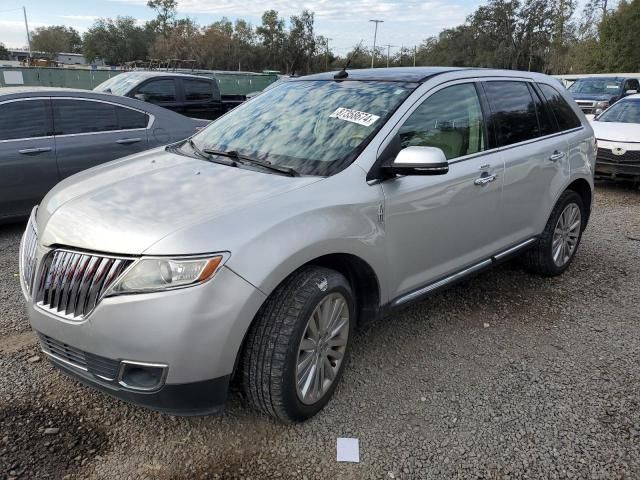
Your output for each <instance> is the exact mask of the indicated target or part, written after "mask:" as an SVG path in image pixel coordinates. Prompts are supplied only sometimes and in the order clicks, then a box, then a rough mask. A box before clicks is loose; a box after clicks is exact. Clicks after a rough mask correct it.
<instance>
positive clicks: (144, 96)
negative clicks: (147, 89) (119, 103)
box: [134, 93, 149, 102]
mask: <svg viewBox="0 0 640 480" xmlns="http://www.w3.org/2000/svg"><path fill="white" fill-rule="evenodd" d="M134 97H135V98H137V99H138V100H142V101H143V102H146V101H148V100H149V95H147V94H146V93H136V94H135V95H134Z"/></svg>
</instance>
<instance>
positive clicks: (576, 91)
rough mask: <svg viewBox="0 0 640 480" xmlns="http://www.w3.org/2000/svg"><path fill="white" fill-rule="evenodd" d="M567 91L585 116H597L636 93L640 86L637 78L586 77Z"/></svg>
mask: <svg viewBox="0 0 640 480" xmlns="http://www.w3.org/2000/svg"><path fill="white" fill-rule="evenodd" d="M568 90H569V92H570V93H571V96H572V97H573V99H574V100H575V101H576V103H577V104H578V106H579V107H580V109H581V110H582V111H583V112H584V114H585V115H599V114H601V113H602V112H604V111H605V110H606V109H607V108H609V106H610V105H613V104H614V103H615V102H617V101H618V100H620V99H621V98H622V97H625V96H627V95H632V94H634V93H638V92H639V91H640V85H639V84H638V79H637V78H625V77H586V78H579V79H578V80H576V81H575V82H574V83H573V84H571V86H570V87H569V89H568Z"/></svg>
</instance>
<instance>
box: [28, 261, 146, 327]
mask: <svg viewBox="0 0 640 480" xmlns="http://www.w3.org/2000/svg"><path fill="white" fill-rule="evenodd" d="M132 263H133V260H131V259H126V258H117V257H107V256H99V255H93V254H88V253H81V252H72V251H68V250H54V251H52V252H50V253H49V254H48V255H47V256H46V257H45V258H44V260H43V261H42V263H41V267H40V271H39V274H38V279H37V291H36V293H35V294H34V296H35V301H36V304H37V305H38V306H39V307H40V308H44V309H46V310H49V311H50V312H51V313H54V314H56V315H59V316H63V317H65V318H68V319H70V320H81V319H82V318H84V317H86V316H87V315H89V313H91V312H92V311H93V309H94V308H95V307H96V305H97V304H98V302H99V301H100V300H101V299H102V296H103V295H104V294H105V292H106V291H107V290H108V289H109V287H110V286H111V285H113V283H114V281H115V280H116V279H117V278H118V277H119V276H120V275H121V274H122V272H124V271H125V269H126V268H127V267H129V265H131V264H132Z"/></svg>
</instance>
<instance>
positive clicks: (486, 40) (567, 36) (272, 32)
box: [0, 0, 640, 74]
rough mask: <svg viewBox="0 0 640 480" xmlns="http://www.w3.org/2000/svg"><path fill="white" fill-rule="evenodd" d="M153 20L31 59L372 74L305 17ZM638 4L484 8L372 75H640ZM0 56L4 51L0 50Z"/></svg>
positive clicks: (635, 0)
mask: <svg viewBox="0 0 640 480" xmlns="http://www.w3.org/2000/svg"><path fill="white" fill-rule="evenodd" d="M147 5H148V6H149V7H150V8H152V9H153V10H154V11H155V15H156V16H155V18H154V19H153V20H151V21H148V22H145V23H143V24H140V23H138V22H137V21H136V20H135V19H133V18H131V17H117V18H115V19H112V18H104V19H99V20H97V21H95V22H94V23H93V25H92V26H91V27H90V28H89V29H88V30H87V31H86V32H85V33H84V35H82V36H81V35H80V34H79V33H78V32H77V31H76V30H75V29H73V28H70V27H66V26H63V25H57V26H50V27H39V28H37V29H35V31H34V32H33V33H32V49H33V50H36V51H43V52H46V53H48V54H50V55H51V56H52V57H53V55H55V53H59V52H77V53H83V54H84V55H85V57H86V58H87V60H88V61H90V62H91V61H94V60H96V59H104V60H105V62H106V63H108V64H112V65H113V64H124V63H126V62H133V61H142V60H150V59H157V60H159V61H162V62H168V61H173V60H180V61H189V62H188V65H190V66H193V67H194V68H205V69H219V70H249V71H262V70H266V69H269V70H278V71H280V72H282V73H288V74H293V73H297V74H306V73H312V72H318V71H324V70H329V69H336V68H340V67H342V65H344V64H345V62H346V60H347V58H350V59H351V60H350V65H351V67H352V68H365V67H369V66H371V55H372V53H373V52H372V50H371V48H366V47H364V48H363V47H361V46H358V47H354V48H353V49H352V51H351V52H349V53H348V54H347V55H345V56H344V57H341V56H337V55H334V54H333V53H332V52H331V51H330V49H329V46H328V41H327V38H326V37H323V36H322V35H318V34H317V33H316V32H315V28H314V20H315V18H314V14H313V12H311V11H308V10H304V11H302V12H301V13H300V14H298V15H293V16H291V17H289V18H288V19H285V18H282V17H281V16H280V15H279V14H278V12H277V11H275V10H267V11H265V12H264V13H263V15H262V18H261V23H260V24H259V25H257V26H254V25H252V24H251V23H249V22H247V21H245V20H242V19H238V20H235V21H234V22H232V21H230V20H229V19H227V18H225V17H223V18H221V19H220V20H219V21H216V22H214V23H212V24H210V25H205V26H202V25H199V24H197V23H196V22H195V21H194V20H193V19H190V18H178V17H177V7H178V3H177V0H149V1H148V3H147ZM638 31H640V0H631V1H629V0H620V1H615V0H588V1H587V3H586V4H585V5H584V7H583V9H582V10H581V11H578V9H577V0H488V1H487V3H485V4H484V5H481V6H479V7H478V8H477V9H476V10H475V11H474V12H473V13H472V14H471V15H469V16H468V17H467V19H466V21H465V22H464V23H463V24H462V25H458V26H456V27H453V28H448V29H445V30H443V31H442V32H441V33H440V34H439V35H437V36H434V37H430V38H427V39H425V40H424V41H423V42H422V43H421V44H420V45H419V46H415V47H409V46H407V47H404V48H402V49H400V50H397V51H395V52H394V53H393V55H389V56H387V53H388V52H387V51H385V50H384V49H383V48H377V49H376V52H375V59H376V62H375V66H376V67H382V66H386V65H387V64H388V65H389V66H408V65H448V66H460V67H471V66H473V67H487V68H507V69H517V70H532V71H540V72H544V73H549V74H563V73H572V72H573V73H596V72H608V71H629V72H631V71H638V70H639V68H640V49H638V48H636V43H635V40H636V38H635V37H636V32H638ZM0 55H2V49H1V48H0Z"/></svg>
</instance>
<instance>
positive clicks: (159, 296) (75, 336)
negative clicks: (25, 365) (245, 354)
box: [23, 267, 265, 415]
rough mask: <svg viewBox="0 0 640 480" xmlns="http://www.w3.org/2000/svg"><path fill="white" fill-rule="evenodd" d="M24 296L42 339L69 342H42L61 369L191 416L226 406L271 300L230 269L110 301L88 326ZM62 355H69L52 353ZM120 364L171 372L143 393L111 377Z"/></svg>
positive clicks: (91, 317)
mask: <svg viewBox="0 0 640 480" xmlns="http://www.w3.org/2000/svg"><path fill="white" fill-rule="evenodd" d="M23 291H24V293H25V296H26V297H27V300H28V301H27V312H28V316H29V319H30V322H31V325H32V327H33V329H34V330H36V331H37V332H38V333H39V334H40V335H41V339H44V338H50V339H53V340H54V341H56V342H58V344H59V345H63V347H59V348H62V349H63V350H51V349H50V348H49V347H48V346H47V342H44V341H43V351H44V352H45V353H47V356H48V357H49V359H50V360H51V361H52V363H53V364H54V365H55V366H56V367H58V368H60V369H61V370H62V371H64V372H65V373H67V374H70V375H72V376H73V377H75V378H77V379H79V380H80V381H82V382H83V383H86V384H90V385H92V386H94V387H96V388H98V389H100V390H102V391H105V392H107V393H109V394H111V395H114V396H116V397H118V398H121V399H123V400H126V401H129V402H133V403H136V404H138V405H142V406H145V407H149V408H153V409H156V410H160V411H163V412H170V413H172V414H184V415H197V414H209V413H217V412H219V411H220V410H221V409H222V406H223V404H224V401H225V399H226V395H227V389H228V383H229V379H230V377H231V374H232V373H233V369H234V366H235V363H236V359H237V356H238V353H239V350H240V348H241V345H242V341H243V339H244V335H245V332H246V330H247V329H248V327H249V325H250V323H251V320H252V319H253V317H254V316H255V314H256V312H257V311H258V309H259V308H260V305H261V304H262V302H263V301H264V299H265V295H264V294H263V293H262V292H260V291H259V290H258V289H256V288H255V287H253V286H252V285H251V284H249V283H248V282H247V281H245V280H244V279H243V278H241V277H240V276H238V275H237V274H235V273H234V272H233V271H231V270H229V269H228V268H226V267H222V268H221V269H220V270H219V271H218V272H217V273H216V275H215V276H214V278H213V279H212V280H210V281H209V282H206V283H204V284H202V285H198V286H194V287H189V288H184V289H179V290H171V291H167V292H156V293H149V294H135V295H122V296H115V297H107V298H104V299H102V300H101V301H100V303H99V304H98V305H97V307H96V308H95V309H94V310H93V312H92V313H91V314H90V315H88V316H87V317H86V318H84V319H83V320H82V321H71V320H68V319H65V318H62V317H60V316H56V315H54V314H52V313H51V312H50V311H47V310H44V309H42V308H40V307H38V306H37V305H35V304H34V303H33V301H32V300H31V299H30V296H29V294H28V293H27V292H26V289H25V288H24V285H23ZM65 346H66V347H65ZM65 349H66V350H65ZM60 352H62V353H65V352H66V353H69V356H66V355H63V354H59V355H52V353H54V354H55V353H60ZM78 352H79V353H78ZM74 355H75V356H74ZM77 359H80V360H77ZM83 361H86V362H85V363H83ZM114 362H115V364H116V366H115V367H113V368H114V371H116V370H119V366H121V365H122V364H124V363H127V362H133V363H136V364H145V363H146V364H151V365H160V366H163V367H165V366H166V371H165V372H163V378H162V381H161V383H160V384H158V385H157V386H156V387H155V388H152V389H147V390H146V391H141V389H138V388H130V387H129V386H127V385H126V384H123V383H124V382H122V381H121V377H120V376H118V375H116V374H113V373H112V374H109V373H108V372H107V373H105V371H104V368H107V367H108V366H109V365H110V364H111V363H114ZM87 365H88V366H89V367H90V368H87ZM92 365H94V366H95V365H99V366H101V368H103V370H100V369H96V368H93V367H92ZM83 366H84V367H85V368H82V367H83ZM107 370H108V369H107Z"/></svg>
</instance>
